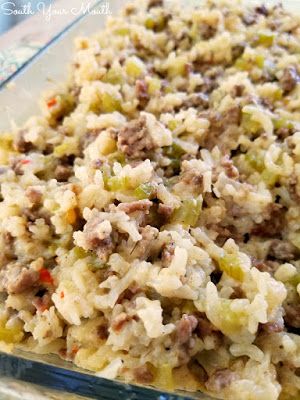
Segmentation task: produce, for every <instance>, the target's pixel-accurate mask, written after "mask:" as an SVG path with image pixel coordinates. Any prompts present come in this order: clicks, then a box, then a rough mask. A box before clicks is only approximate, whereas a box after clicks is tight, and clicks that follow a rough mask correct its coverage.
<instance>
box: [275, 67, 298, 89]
mask: <svg viewBox="0 0 300 400" xmlns="http://www.w3.org/2000/svg"><path fill="white" fill-rule="evenodd" d="M299 80H300V77H299V75H298V72H297V69H296V67H294V66H290V67H287V68H285V69H284V71H283V75H282V77H281V79H280V84H281V87H282V89H283V91H284V92H285V93H289V92H291V91H292V90H293V89H295V87H296V85H297V83H298V82H299Z"/></svg>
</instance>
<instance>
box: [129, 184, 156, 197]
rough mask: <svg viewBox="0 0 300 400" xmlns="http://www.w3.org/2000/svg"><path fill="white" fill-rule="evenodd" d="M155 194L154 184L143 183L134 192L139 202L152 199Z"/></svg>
mask: <svg viewBox="0 0 300 400" xmlns="http://www.w3.org/2000/svg"><path fill="white" fill-rule="evenodd" d="M154 194H155V185H153V183H150V182H148V183H142V184H141V185H139V186H138V187H137V188H136V189H135V190H134V195H135V197H137V198H138V199H139V200H143V199H151V198H152V196H153V195H154Z"/></svg>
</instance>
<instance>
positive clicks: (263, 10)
mask: <svg viewBox="0 0 300 400" xmlns="http://www.w3.org/2000/svg"><path fill="white" fill-rule="evenodd" d="M255 11H256V12H257V13H258V14H261V15H264V16H265V17H267V16H268V15H269V10H268V9H267V7H266V6H265V5H264V4H262V5H260V6H258V7H255Z"/></svg>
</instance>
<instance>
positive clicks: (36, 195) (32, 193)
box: [25, 186, 43, 204]
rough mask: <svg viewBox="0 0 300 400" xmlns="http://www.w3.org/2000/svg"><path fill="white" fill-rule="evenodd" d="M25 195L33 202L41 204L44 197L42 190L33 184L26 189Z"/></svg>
mask: <svg viewBox="0 0 300 400" xmlns="http://www.w3.org/2000/svg"><path fill="white" fill-rule="evenodd" d="M25 195H26V196H27V198H28V199H29V201H30V202H31V203H32V204H39V203H40V202H41V200H42V198H43V194H42V192H41V191H40V190H38V189H35V188H34V187H32V186H30V187H28V188H27V189H26V192H25Z"/></svg>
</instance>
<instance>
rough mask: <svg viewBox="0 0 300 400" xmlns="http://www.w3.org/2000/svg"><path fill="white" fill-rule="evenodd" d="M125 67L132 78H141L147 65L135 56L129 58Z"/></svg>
mask: <svg viewBox="0 0 300 400" xmlns="http://www.w3.org/2000/svg"><path fill="white" fill-rule="evenodd" d="M125 69H126V73H127V75H129V76H131V77H132V78H139V77H140V76H141V75H142V74H144V73H145V72H146V66H145V64H144V63H143V61H142V60H141V59H139V58H138V57H135V56H133V57H129V58H127V60H126V63H125Z"/></svg>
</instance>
